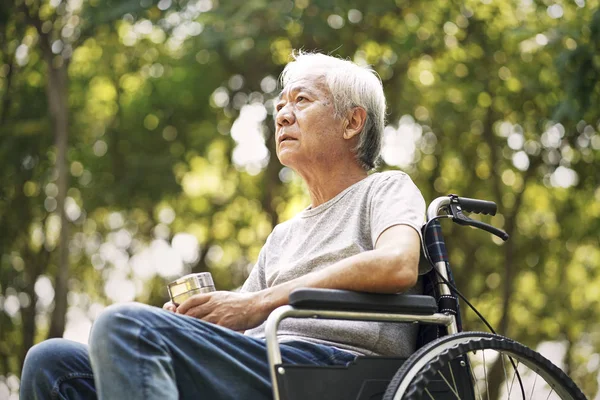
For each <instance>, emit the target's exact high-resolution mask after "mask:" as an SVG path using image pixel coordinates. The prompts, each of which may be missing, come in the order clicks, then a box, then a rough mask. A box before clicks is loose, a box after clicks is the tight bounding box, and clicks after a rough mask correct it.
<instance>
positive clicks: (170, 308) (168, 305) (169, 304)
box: [162, 301, 177, 312]
mask: <svg viewBox="0 0 600 400" xmlns="http://www.w3.org/2000/svg"><path fill="white" fill-rule="evenodd" d="M162 308H163V310H167V311H171V312H175V310H177V306H176V305H175V304H173V303H172V302H170V301H167V302H166V303H165V304H164V305H163V307H162Z"/></svg>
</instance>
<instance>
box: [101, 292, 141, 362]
mask: <svg viewBox="0 0 600 400" xmlns="http://www.w3.org/2000/svg"><path fill="white" fill-rule="evenodd" d="M149 308H150V307H149V306H147V305H144V304H140V303H125V304H113V305H111V306H109V307H107V308H106V309H105V310H104V311H102V313H101V314H100V316H99V317H98V318H97V319H96V320H95V321H94V324H93V325H92V330H91V332H90V338H89V343H90V355H91V356H92V358H94V356H96V355H108V354H110V353H111V352H113V351H115V347H118V346H115V344H117V343H116V342H123V341H127V340H128V335H127V334H126V333H127V332H128V331H131V330H136V329H138V328H139V327H140V325H141V323H140V322H139V321H138V318H140V317H141V316H143V314H144V312H146V311H147V310H148V309H149Z"/></svg>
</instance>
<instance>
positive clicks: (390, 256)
mask: <svg viewBox="0 0 600 400" xmlns="http://www.w3.org/2000/svg"><path fill="white" fill-rule="evenodd" d="M418 257H419V256H418V252H417V253H416V256H415V255H414V252H406V251H404V252H403V251H401V250H396V249H391V248H384V249H377V250H371V251H366V252H363V253H359V254H356V255H354V256H351V257H348V258H346V259H344V260H341V261H339V262H337V263H335V264H332V265H330V266H328V267H325V268H323V269H321V270H318V271H314V272H311V273H309V274H307V275H304V276H301V277H299V278H296V279H293V280H291V281H289V282H285V283H282V284H280V285H277V286H273V287H271V288H268V289H265V290H262V291H261V292H259V293H258V294H259V298H260V304H261V305H260V307H261V308H262V310H263V312H270V311H272V310H274V309H275V308H277V307H279V306H281V305H284V304H287V303H288V299H289V295H290V293H291V292H292V291H293V290H294V289H297V288H301V287H309V288H328V289H343V290H355V291H362V292H375V293H398V292H401V291H403V290H406V289H408V288H410V287H412V286H414V284H415V283H416V280H417V277H418V272H417V265H418V261H419V258H418Z"/></svg>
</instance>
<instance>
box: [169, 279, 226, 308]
mask: <svg viewBox="0 0 600 400" xmlns="http://www.w3.org/2000/svg"><path fill="white" fill-rule="evenodd" d="M167 289H168V290H169V297H171V301H172V302H173V304H175V305H176V306H178V305H180V304H181V303H183V302H184V301H186V300H187V299H189V298H190V297H192V296H193V295H195V294H198V293H208V292H214V291H215V290H216V289H215V284H214V282H213V279H212V275H211V274H210V272H200V273H197V274H189V275H185V276H182V277H181V278H179V279H177V280H175V281H173V282H171V283H169V284H168V285H167Z"/></svg>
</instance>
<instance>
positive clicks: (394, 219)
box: [371, 172, 425, 248]
mask: <svg viewBox="0 0 600 400" xmlns="http://www.w3.org/2000/svg"><path fill="white" fill-rule="evenodd" d="M373 189H374V192H373V196H372V198H371V238H372V239H373V248H374V247H375V243H377V239H379V236H380V235H381V234H382V233H383V232H384V231H385V230H386V229H388V228H390V227H392V226H394V225H408V226H411V227H412V228H414V229H415V230H416V231H417V233H418V234H419V237H420V238H421V241H423V237H422V234H421V226H422V225H423V222H424V221H425V200H424V199H423V195H422V194H421V191H420V190H419V189H418V188H417V186H416V185H415V184H414V183H413V181H412V180H411V179H410V177H409V176H408V175H406V174H405V173H403V172H396V173H389V175H387V176H385V178H384V179H383V180H382V181H381V182H379V183H378V185H376V186H375V187H374V188H373Z"/></svg>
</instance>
